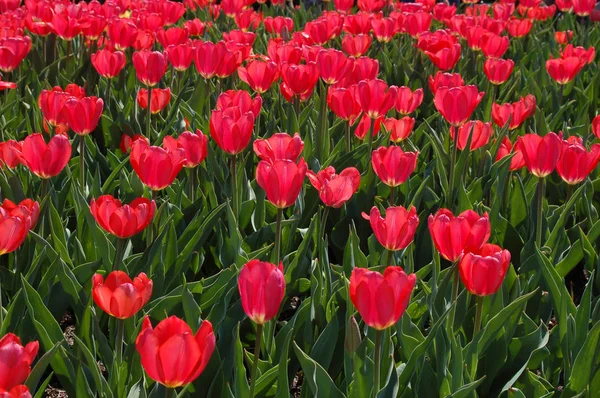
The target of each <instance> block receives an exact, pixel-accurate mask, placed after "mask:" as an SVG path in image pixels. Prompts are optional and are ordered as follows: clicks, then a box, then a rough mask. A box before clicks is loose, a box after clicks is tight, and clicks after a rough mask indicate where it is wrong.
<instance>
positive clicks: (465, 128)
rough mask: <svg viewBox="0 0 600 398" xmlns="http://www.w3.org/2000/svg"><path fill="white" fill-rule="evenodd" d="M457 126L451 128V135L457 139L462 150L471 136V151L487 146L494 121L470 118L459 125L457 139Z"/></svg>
mask: <svg viewBox="0 0 600 398" xmlns="http://www.w3.org/2000/svg"><path fill="white" fill-rule="evenodd" d="M456 129H457V127H454V126H452V127H451V128H450V136H451V137H452V139H453V140H455V141H457V143H456V145H458V149H460V150H461V151H462V150H463V149H465V148H466V147H467V142H468V141H469V137H471V149H470V150H471V151H474V150H475V149H478V148H481V147H483V146H486V145H487V144H488V142H489V141H490V137H491V136H492V132H493V129H492V123H490V122H487V123H484V122H482V121H481V120H469V121H468V122H466V123H465V124H463V125H462V126H460V127H458V140H456Z"/></svg>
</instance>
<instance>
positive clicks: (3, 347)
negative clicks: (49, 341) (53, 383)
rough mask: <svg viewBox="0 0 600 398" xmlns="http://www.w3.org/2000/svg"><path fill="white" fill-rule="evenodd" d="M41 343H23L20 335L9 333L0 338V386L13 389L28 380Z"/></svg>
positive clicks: (4, 388)
mask: <svg viewBox="0 0 600 398" xmlns="http://www.w3.org/2000/svg"><path fill="white" fill-rule="evenodd" d="M38 349H39V343H38V342H37V341H32V342H30V343H28V344H27V345H25V346H22V345H21V339H19V337H18V336H16V335H14V334H12V333H8V334H6V335H4V336H3V337H2V338H1V339H0V388H1V389H3V390H11V389H13V388H14V387H16V386H18V385H19V384H22V383H24V382H25V380H27V377H28V376H29V373H30V372H31V363H32V362H33V360H34V359H35V357H36V356H37V353H38Z"/></svg>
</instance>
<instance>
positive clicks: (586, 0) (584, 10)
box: [571, 0, 596, 17]
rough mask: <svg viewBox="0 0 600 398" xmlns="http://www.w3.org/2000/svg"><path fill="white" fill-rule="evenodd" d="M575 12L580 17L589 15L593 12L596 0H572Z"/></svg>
mask: <svg viewBox="0 0 600 398" xmlns="http://www.w3.org/2000/svg"><path fill="white" fill-rule="evenodd" d="M571 3H572V4H573V12H574V13H575V14H577V16H580V17H587V16H588V15H590V14H591V13H592V11H593V10H594V7H595V6H596V2H595V1H594V0H571Z"/></svg>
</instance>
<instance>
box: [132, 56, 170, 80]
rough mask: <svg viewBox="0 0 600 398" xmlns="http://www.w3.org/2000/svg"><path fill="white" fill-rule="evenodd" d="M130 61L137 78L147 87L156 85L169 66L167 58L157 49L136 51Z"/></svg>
mask: <svg viewBox="0 0 600 398" xmlns="http://www.w3.org/2000/svg"><path fill="white" fill-rule="evenodd" d="M132 61H133V67H134V68H135V73H136V75H137V78H138V80H139V81H140V82H142V84H144V85H145V86H148V87H153V86H156V85H157V84H158V82H160V79H162V77H163V76H164V74H165V73H166V72H167V68H168V67H169V63H168V62H167V58H166V57H165V55H164V54H163V53H161V52H159V51H150V50H142V51H136V52H134V53H133V56H132Z"/></svg>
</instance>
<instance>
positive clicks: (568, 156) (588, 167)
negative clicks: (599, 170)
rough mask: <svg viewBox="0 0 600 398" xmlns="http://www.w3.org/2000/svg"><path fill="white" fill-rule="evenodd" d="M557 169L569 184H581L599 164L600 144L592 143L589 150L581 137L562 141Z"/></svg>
mask: <svg viewBox="0 0 600 398" xmlns="http://www.w3.org/2000/svg"><path fill="white" fill-rule="evenodd" d="M560 149H561V150H560V156H559V158H558V162H557V163H556V171H557V172H558V175H559V176H560V178H562V179H563V181H565V182H566V183H567V184H569V185H575V184H579V183H580V182H582V181H583V180H585V179H586V178H587V176H588V175H589V174H590V173H591V172H592V170H594V169H595V168H596V166H598V162H600V144H594V145H592V148H591V151H590V152H588V151H587V150H586V148H585V146H583V142H582V140H581V138H579V137H569V138H568V139H567V140H565V141H562V143H561V148H560Z"/></svg>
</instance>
